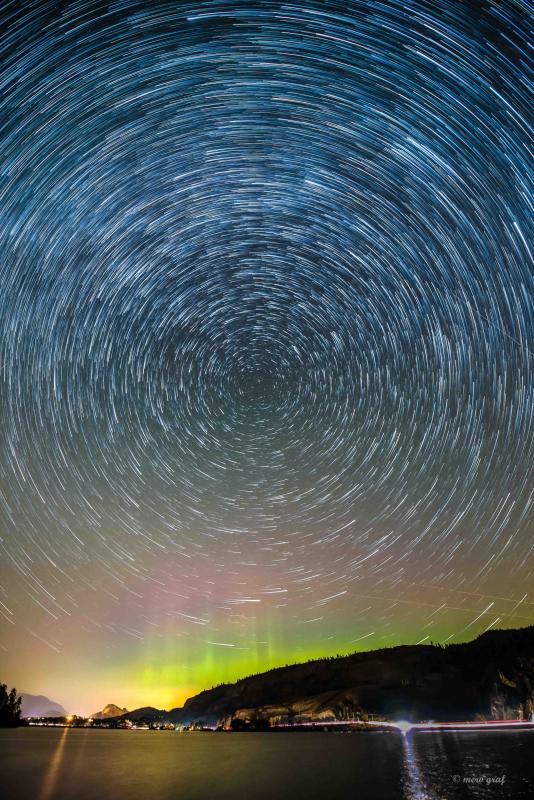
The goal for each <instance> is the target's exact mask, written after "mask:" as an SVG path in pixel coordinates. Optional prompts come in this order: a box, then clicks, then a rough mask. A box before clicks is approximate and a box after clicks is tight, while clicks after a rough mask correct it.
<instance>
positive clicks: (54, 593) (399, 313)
mask: <svg viewBox="0 0 534 800" xmlns="http://www.w3.org/2000/svg"><path fill="white" fill-rule="evenodd" d="M0 10H1V20H0V24H1V26H2V28H3V30H4V34H3V37H2V40H1V45H0V48H1V50H0V52H1V62H2V63H1V69H0V126H1V127H0V253H1V259H0V552H1V556H0V679H1V680H4V681H7V682H8V683H10V684H12V685H16V686H17V688H18V689H20V690H23V691H27V692H33V693H43V694H47V695H48V696H49V697H50V698H51V699H53V700H55V701H58V702H60V703H62V704H63V705H65V707H66V708H67V709H68V710H70V711H78V712H83V713H89V712H92V711H95V710H97V709H98V708H99V707H102V706H103V705H104V704H105V703H108V702H113V703H118V704H119V705H121V706H122V705H126V706H127V707H128V708H133V707H135V706H139V705H147V704H151V705H155V706H158V707H168V708H169V707H172V706H174V705H178V704H181V703H182V702H183V700H184V699H185V698H186V697H187V696H190V695H191V694H193V693H195V692H196V691H199V690H201V689H203V688H207V687H210V686H212V685H214V684H216V683H219V682H221V681H223V680H233V679H235V678H237V677H240V676H243V675H246V674H249V673H252V672H258V671H262V670H264V669H267V668H269V667H271V666H275V665H280V664H285V663H291V662H295V661H301V660H304V659H307V658H311V657H316V656H320V655H334V654H336V653H348V652H351V651H354V650H360V649H361V650H363V649H372V648H375V647H379V646H386V645H388V646H389V645H394V644H400V643H415V642H430V641H434V642H447V641H448V642H459V641H465V640H468V639H471V638H473V637H475V636H476V635H478V634H480V633H481V632H483V631H484V630H486V629H488V628H491V627H516V626H523V625H528V624H533V623H534V593H533V587H534V582H533V573H534V554H533V549H534V521H533V519H534V516H533V508H532V500H533V490H534V381H533V369H534V314H533V310H534V275H533V269H532V260H531V254H530V252H529V241H531V233H532V216H531V211H532V209H531V198H532V181H531V178H532V161H531V160H530V157H529V151H528V144H529V131H530V123H531V118H529V114H530V108H531V102H532V97H531V96H529V71H528V69H529V64H528V61H527V51H528V47H527V42H528V38H529V37H530V30H529V28H530V22H531V20H530V19H529V16H528V11H527V4H526V3H523V2H521V0H500V1H499V2H461V0H451V2H446V1H445V0H432V1H431V0H428V2H424V1H423V0H415V1H414V0H402V2H401V1H400V0H399V1H397V0H385V2H379V1H378V0H376V2H375V0H368V1H367V2H363V1H362V2H360V1H358V2H350V0H344V2H339V3H335V2H321V3H320V2H304V3H302V2H295V3H292V2H287V3H285V2H271V0H265V2H246V3H243V2H239V1H238V2H210V1H208V2H202V3H200V2H197V3H196V4H195V3H181V2H158V0H153V1H152V2H148V0H146V1H145V2H135V0H117V2H89V1H88V0H76V1H74V0H73V2H49V1H48V0H38V1H37V0H35V1H33V2H32V1H31V0H24V2H20V3H19V2H4V3H2V5H1V7H0Z"/></svg>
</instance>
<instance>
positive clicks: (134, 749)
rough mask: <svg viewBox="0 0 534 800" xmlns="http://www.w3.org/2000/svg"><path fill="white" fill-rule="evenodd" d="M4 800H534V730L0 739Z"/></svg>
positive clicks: (107, 733) (14, 734) (76, 733)
mask: <svg viewBox="0 0 534 800" xmlns="http://www.w3.org/2000/svg"><path fill="white" fill-rule="evenodd" d="M0 780H1V785H0V797H1V798H2V800H100V798H102V799H103V800H108V799H109V800H127V798H128V799H129V800H137V798H139V800H141V799H142V800H285V798H288V800H289V798H291V800H300V799H301V798H302V800H314V799H315V798H321V800H338V798H339V800H341V798H343V800H346V799H347V798H358V800H427V799H428V800H468V799H469V798H475V799H476V800H478V798H483V799H484V800H486V798H491V800H493V798H499V799H501V798H507V799H509V800H520V798H525V799H526V798H529V800H531V798H533V797H534V731H531V730H527V731H524V730H523V731H518V730H515V731H514V730H509V731H484V732H480V733H476V732H471V731H469V732H463V731H462V732H453V731H440V732H423V731H417V732H411V733H409V734H408V735H407V736H402V735H401V734H400V733H398V732H379V731H376V732H352V733H317V732H310V733H200V732H189V733H178V732H173V731H123V730H94V729H93V730H91V729H74V728H17V729H14V730H5V729H4V730H0Z"/></svg>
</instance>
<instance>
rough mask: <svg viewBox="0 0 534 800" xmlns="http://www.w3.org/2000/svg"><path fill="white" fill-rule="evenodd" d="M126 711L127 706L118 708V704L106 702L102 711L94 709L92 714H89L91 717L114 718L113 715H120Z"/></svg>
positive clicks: (126, 712)
mask: <svg viewBox="0 0 534 800" xmlns="http://www.w3.org/2000/svg"><path fill="white" fill-rule="evenodd" d="M128 713H129V712H128V709H127V708H119V706H116V705H115V704H114V703H108V705H107V706H106V707H105V708H103V709H102V711H95V713H94V714H91V717H92V718H93V719H114V718H115V717H121V716H124V715H125V714H128Z"/></svg>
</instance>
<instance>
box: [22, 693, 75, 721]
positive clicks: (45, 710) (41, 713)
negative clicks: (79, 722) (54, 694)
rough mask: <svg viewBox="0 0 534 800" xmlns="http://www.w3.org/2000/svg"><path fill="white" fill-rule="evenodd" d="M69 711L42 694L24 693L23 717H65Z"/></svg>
mask: <svg viewBox="0 0 534 800" xmlns="http://www.w3.org/2000/svg"><path fill="white" fill-rule="evenodd" d="M66 714H67V712H66V711H65V709H64V708H63V706H60V705H59V703H54V701H53V700H49V699H48V697H45V696H44V695H42V694H26V693H24V694H22V705H21V716H22V717H64V716H66Z"/></svg>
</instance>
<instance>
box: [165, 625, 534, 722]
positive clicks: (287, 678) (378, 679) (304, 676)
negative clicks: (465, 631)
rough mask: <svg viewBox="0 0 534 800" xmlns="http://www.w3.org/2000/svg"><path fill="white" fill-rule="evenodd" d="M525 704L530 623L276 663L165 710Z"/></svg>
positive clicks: (494, 708) (533, 651)
mask: <svg viewBox="0 0 534 800" xmlns="http://www.w3.org/2000/svg"><path fill="white" fill-rule="evenodd" d="M533 708H534V626H532V627H529V628H522V629H517V630H495V631H488V632H487V633H485V634H482V636H479V637H478V638H477V639H475V640H474V641H473V642H469V643H466V644H459V645H450V646H447V647H442V646H439V645H407V646H400V647H392V648H388V649H383V650H375V651H370V652H365V653H354V654H352V655H349V656H343V657H338V658H324V659H318V660H316V661H309V662H307V663H304V664H295V665H293V666H288V667H281V668H278V669H273V670H270V671H269V672H265V673H262V674H259V675H252V676H250V677H248V678H243V679H242V680H239V681H237V682H236V683H233V684H223V685H221V686H217V687H215V688H213V689H209V690H207V691H204V692H201V693H200V694H198V695H196V696H195V697H192V698H190V699H189V700H187V701H186V703H185V704H184V706H183V708H177V709H173V710H172V711H170V712H168V714H167V715H166V716H167V717H168V718H170V719H172V720H174V721H175V722H182V723H186V724H189V723H191V722H199V721H203V722H205V723H207V724H209V723H211V724H213V723H217V722H219V721H221V720H225V721H228V720H229V719H231V718H232V717H235V716H237V717H241V718H254V717H256V718H257V717H259V718H264V719H265V718H268V719H269V720H270V721H271V722H276V721H293V722H295V721H298V720H299V719H302V720H308V719H333V718H337V719H343V718H352V717H353V716H354V715H356V714H359V715H365V714H375V715H387V716H388V717H393V718H406V719H412V720H417V719H435V720H454V719H455V720H460V719H466V720H467V719H474V718H476V717H477V716H483V717H485V718H487V719H492V718H493V719H510V718H517V717H519V716H521V717H524V718H530V716H531V714H532V711H533Z"/></svg>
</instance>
